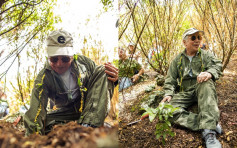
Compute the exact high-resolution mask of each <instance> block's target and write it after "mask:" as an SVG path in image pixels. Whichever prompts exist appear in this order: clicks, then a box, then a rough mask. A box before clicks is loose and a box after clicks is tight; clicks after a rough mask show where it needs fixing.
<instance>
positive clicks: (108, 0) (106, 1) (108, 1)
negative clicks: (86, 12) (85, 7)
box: [100, 0, 114, 11]
mask: <svg viewBox="0 0 237 148" xmlns="http://www.w3.org/2000/svg"><path fill="white" fill-rule="evenodd" d="M113 1H114V0H100V2H101V3H102V4H103V8H104V10H105V11H108V9H110V8H112V7H113Z"/></svg>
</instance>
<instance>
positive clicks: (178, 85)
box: [163, 48, 222, 96]
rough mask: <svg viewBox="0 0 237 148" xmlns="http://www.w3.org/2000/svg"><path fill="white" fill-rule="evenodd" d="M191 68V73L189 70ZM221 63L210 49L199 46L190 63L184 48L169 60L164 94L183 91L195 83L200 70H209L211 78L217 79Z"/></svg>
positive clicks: (168, 94) (171, 94)
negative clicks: (190, 73)
mask: <svg viewBox="0 0 237 148" xmlns="http://www.w3.org/2000/svg"><path fill="white" fill-rule="evenodd" d="M190 70H192V73H193V75H192V76H190V75H189V72H190ZM221 71H222V63H221V61H220V60H218V59H217V58H216V57H215V56H214V55H213V54H212V53H211V52H210V51H206V50H202V49H200V48H199V50H198V52H197V54H196V55H195V56H194V57H193V59H192V61H191V63H190V61H189V58H188V57H187V54H186V52H185V50H184V51H183V52H181V53H180V54H179V55H178V56H176V57H175V59H174V60H173V61H172V62H171V64H170V66H169V70H168V73H167V76H166V79H165V84H164V87H163V88H164V90H165V96H173V95H174V94H175V92H176V91H177V90H178V91H185V90H187V89H188V88H189V87H190V86H193V85H195V84H196V83H197V76H198V75H199V74H200V73H201V72H209V73H210V74H211V75H212V79H213V80H214V81H215V80H217V79H219V77H220V75H221V74H222V72H221Z"/></svg>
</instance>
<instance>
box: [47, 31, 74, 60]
mask: <svg viewBox="0 0 237 148" xmlns="http://www.w3.org/2000/svg"><path fill="white" fill-rule="evenodd" d="M47 53H48V56H49V57H51V56H58V55H67V56H73V55H74V51H73V38H72V35H71V34H70V33H69V32H67V31H65V30H56V31H53V32H51V33H50V34H49V36H48V38H47Z"/></svg>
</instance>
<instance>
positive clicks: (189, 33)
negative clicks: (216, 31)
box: [183, 30, 204, 39]
mask: <svg viewBox="0 0 237 148" xmlns="http://www.w3.org/2000/svg"><path fill="white" fill-rule="evenodd" d="M197 32H201V33H202V35H204V31H200V30H193V31H190V32H188V33H187V34H185V35H184V36H183V39H184V38H185V37H186V36H188V35H192V34H194V33H197Z"/></svg>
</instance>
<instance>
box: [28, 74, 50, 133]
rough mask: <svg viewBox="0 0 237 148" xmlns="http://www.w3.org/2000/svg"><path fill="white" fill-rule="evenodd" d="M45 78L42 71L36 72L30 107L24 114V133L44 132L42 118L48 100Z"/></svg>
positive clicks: (43, 118) (44, 116) (44, 115)
mask: <svg viewBox="0 0 237 148" xmlns="http://www.w3.org/2000/svg"><path fill="white" fill-rule="evenodd" d="M46 79H47V78H46V77H45V74H42V71H41V72H40V73H39V74H38V76H37V78H36V80H35V82H34V88H33V90H32V93H31V100H30V108H29V110H28V111H27V112H26V113H25V115H24V125H25V128H26V135H27V136H28V135H30V134H33V133H39V134H44V122H43V121H44V120H45V119H46V113H47V112H46V107H47V102H48V89H47V86H46V84H45V82H46V81H47V80H46Z"/></svg>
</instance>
